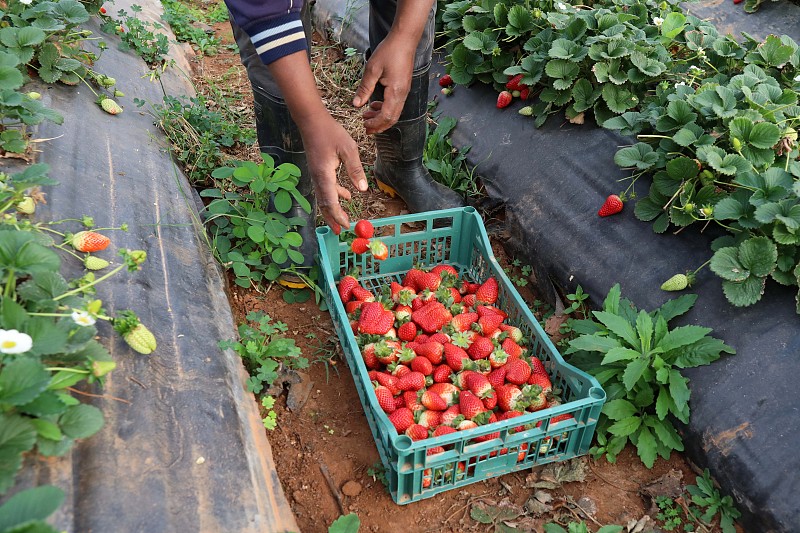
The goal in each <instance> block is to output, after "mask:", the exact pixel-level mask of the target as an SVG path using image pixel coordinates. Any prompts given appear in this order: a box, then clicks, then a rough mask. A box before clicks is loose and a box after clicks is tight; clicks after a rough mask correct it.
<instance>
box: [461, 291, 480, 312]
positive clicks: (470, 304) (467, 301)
mask: <svg viewBox="0 0 800 533" xmlns="http://www.w3.org/2000/svg"><path fill="white" fill-rule="evenodd" d="M476 300H477V298H476V297H475V295H474V294H465V295H464V297H463V298H461V304H462V305H463V306H464V307H465V308H467V309H470V308H474V307H475V304H476Z"/></svg>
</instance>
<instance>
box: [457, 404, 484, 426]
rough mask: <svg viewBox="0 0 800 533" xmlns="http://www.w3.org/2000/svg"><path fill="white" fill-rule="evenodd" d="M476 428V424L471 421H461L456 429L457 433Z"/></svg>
mask: <svg viewBox="0 0 800 533" xmlns="http://www.w3.org/2000/svg"><path fill="white" fill-rule="evenodd" d="M478 403H480V400H478ZM476 427H478V424H476V423H475V422H473V421H472V420H462V421H461V422H459V423H458V426H456V429H457V430H458V431H467V430H468V429H475V428H476Z"/></svg>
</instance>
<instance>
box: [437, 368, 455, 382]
mask: <svg viewBox="0 0 800 533" xmlns="http://www.w3.org/2000/svg"><path fill="white" fill-rule="evenodd" d="M452 371H453V370H452V369H451V368H450V366H449V365H446V364H441V365H439V366H437V367H436V368H434V369H433V382H434V383H449V382H450V373H451V372H452Z"/></svg>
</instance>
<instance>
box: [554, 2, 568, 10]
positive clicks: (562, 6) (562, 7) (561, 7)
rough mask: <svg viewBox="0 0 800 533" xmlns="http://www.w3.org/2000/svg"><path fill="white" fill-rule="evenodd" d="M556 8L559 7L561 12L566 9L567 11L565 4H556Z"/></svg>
mask: <svg viewBox="0 0 800 533" xmlns="http://www.w3.org/2000/svg"><path fill="white" fill-rule="evenodd" d="M556 7H557V8H558V9H559V10H560V11H564V10H565V9H567V6H566V5H565V4H563V3H561V2H558V3H557V4H556Z"/></svg>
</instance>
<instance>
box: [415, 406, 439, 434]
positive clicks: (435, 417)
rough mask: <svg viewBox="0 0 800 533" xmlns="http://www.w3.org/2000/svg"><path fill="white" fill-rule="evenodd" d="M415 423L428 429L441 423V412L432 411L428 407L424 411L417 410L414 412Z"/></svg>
mask: <svg viewBox="0 0 800 533" xmlns="http://www.w3.org/2000/svg"><path fill="white" fill-rule="evenodd" d="M415 417H416V419H417V424H419V425H421V426H424V427H426V428H428V429H434V428H436V427H437V426H440V425H441V424H442V412H441V411H433V410H431V409H428V410H426V411H418V412H417V413H416V414H415Z"/></svg>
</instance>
